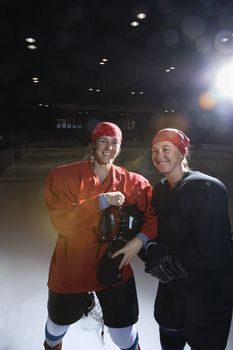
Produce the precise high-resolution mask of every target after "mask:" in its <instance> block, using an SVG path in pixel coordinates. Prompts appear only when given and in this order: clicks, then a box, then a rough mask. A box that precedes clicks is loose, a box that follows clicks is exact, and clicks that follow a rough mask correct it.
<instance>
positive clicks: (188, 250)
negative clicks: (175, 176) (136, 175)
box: [153, 171, 231, 271]
mask: <svg viewBox="0 0 233 350" xmlns="http://www.w3.org/2000/svg"><path fill="white" fill-rule="evenodd" d="M153 207H154V210H155V213H156V215H157V218H158V232H159V234H158V242H159V244H161V245H165V246H169V247H170V248H172V249H173V251H174V252H175V254H177V256H179V258H181V259H182V261H183V263H184V266H186V267H187V268H188V269H189V270H191V271H192V270H206V269H215V268H219V267H221V266H222V265H224V264H225V262H226V259H228V258H230V250H229V242H230V238H231V227H230V219H229V213H228V196H227V191H226V188H225V186H224V184H223V183H222V182H221V181H219V180H218V179H216V178H214V177H211V176H208V175H206V174H203V173H201V172H199V171H188V172H187V173H185V175H184V176H183V178H182V179H181V180H180V181H179V182H178V183H177V184H176V186H175V187H174V188H172V189H171V188H170V186H169V184H168V181H167V180H166V179H162V180H161V181H160V182H159V183H157V184H156V185H155V187H154V189H153Z"/></svg>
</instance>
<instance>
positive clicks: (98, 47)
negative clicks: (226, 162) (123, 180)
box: [0, 0, 233, 148]
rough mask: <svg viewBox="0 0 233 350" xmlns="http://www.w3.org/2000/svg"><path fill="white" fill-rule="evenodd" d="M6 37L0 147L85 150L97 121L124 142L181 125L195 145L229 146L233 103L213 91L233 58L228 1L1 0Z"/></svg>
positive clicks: (0, 28) (1, 31) (1, 30)
mask: <svg viewBox="0 0 233 350" xmlns="http://www.w3.org/2000/svg"><path fill="white" fill-rule="evenodd" d="M139 13H145V14H146V18H145V19H138V18H137V14H139ZM135 20H137V21H138V22H139V25H138V26H137V27H132V26H131V25H130V23H131V22H132V21H135ZM28 37H31V38H34V39H35V40H36V42H35V43H34V45H36V46H37V48H36V49H34V50H30V49H28V48H27V45H28V43H27V42H26V41H25V39H26V38H28ZM0 39H1V55H0V62H1V63H0V87H1V93H0V110H1V113H0V122H1V124H0V146H1V148H4V147H9V146H11V145H12V144H18V143H22V142H27V141H28V142H31V141H46V142H47V141H64V142H66V141H78V142H80V143H81V144H86V143H87V142H88V141H89V134H90V131H91V130H92V128H93V126H94V125H95V124H96V123H97V122H98V121H99V120H106V121H113V122H115V123H117V124H118V125H119V126H120V127H121V128H122V129H123V134H124V140H126V141H132V142H145V143H150V142H151V139H152V137H153V134H154V132H156V131H157V130H158V129H159V128H161V127H178V128H180V129H182V130H183V131H185V132H186V133H187V134H188V136H189V137H190V138H191V141H192V142H193V143H195V144H202V143H211V144H232V143H233V137H232V132H233V105H232V102H231V100H229V99H225V98H223V97H221V98H219V96H218V95H217V94H216V91H215V87H214V81H215V76H216V74H217V71H218V69H219V68H220V67H221V66H223V65H224V64H227V63H228V62H229V61H230V60H231V59H232V55H233V2H232V1H223V0H221V1H220V0H195V1H192V0H173V1H172V0H158V1H156V0H143V1H134V0H127V1H125V0H122V1H121V0H102V1H91V0H84V1H80V0H40V1H37V0H33V1H10V0H0ZM103 58H107V59H108V61H107V62H106V63H105V64H104V65H100V62H101V61H102V59H103ZM172 67H173V69H170V68H172ZM167 69H169V71H166V70H167ZM33 77H37V78H38V80H39V82H38V83H34V82H33V80H32V78H33ZM90 88H91V89H93V90H92V91H90V90H89V89H90ZM96 90H100V91H96Z"/></svg>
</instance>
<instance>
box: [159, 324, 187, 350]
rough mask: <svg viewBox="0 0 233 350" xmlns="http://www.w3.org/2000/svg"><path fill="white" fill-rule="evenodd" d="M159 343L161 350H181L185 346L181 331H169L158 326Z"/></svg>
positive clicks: (182, 331)
mask: <svg viewBox="0 0 233 350" xmlns="http://www.w3.org/2000/svg"><path fill="white" fill-rule="evenodd" d="M159 334H160V343H161V346H162V350H183V349H184V347H185V344H186V340H185V337H184V330H183V329H169V328H165V327H162V326H160V327H159Z"/></svg>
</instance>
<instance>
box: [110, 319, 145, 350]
mask: <svg viewBox="0 0 233 350" xmlns="http://www.w3.org/2000/svg"><path fill="white" fill-rule="evenodd" d="M108 331H109V334H110V337H111V339H112V341H113V342H114V343H115V344H116V345H117V346H118V347H119V348H120V349H121V350H137V347H138V332H137V329H136V327H135V325H133V326H129V327H124V328H111V327H108Z"/></svg>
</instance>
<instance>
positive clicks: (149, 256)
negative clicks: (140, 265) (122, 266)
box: [145, 241, 188, 283]
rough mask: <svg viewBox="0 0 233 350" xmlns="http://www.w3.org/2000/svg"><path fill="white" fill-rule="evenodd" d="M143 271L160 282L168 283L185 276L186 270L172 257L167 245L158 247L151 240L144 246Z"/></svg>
mask: <svg viewBox="0 0 233 350" xmlns="http://www.w3.org/2000/svg"><path fill="white" fill-rule="evenodd" d="M145 272H147V273H150V274H151V276H153V277H156V278H158V280H159V281H160V282H162V283H169V282H170V281H172V280H173V279H175V278H183V277H187V276H188V274H187V271H186V270H185V268H184V267H183V265H182V264H181V262H180V261H179V260H178V259H177V258H175V257H174V255H173V254H172V253H171V252H170V250H169V248H168V247H159V245H158V244H157V243H155V242H153V241H151V242H149V243H148V244H147V246H146V263H145Z"/></svg>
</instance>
